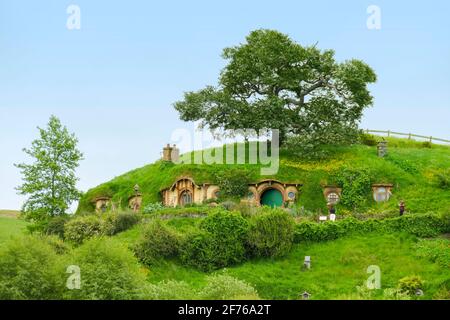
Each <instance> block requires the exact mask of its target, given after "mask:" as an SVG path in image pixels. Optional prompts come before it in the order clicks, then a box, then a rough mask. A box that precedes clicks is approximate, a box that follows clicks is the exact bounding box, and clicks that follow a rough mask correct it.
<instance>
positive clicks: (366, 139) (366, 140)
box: [359, 133, 378, 147]
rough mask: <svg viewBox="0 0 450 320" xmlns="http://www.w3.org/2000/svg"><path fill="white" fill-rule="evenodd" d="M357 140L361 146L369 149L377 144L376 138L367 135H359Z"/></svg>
mask: <svg viewBox="0 0 450 320" xmlns="http://www.w3.org/2000/svg"><path fill="white" fill-rule="evenodd" d="M359 140H360V142H361V143H362V144H364V145H366V146H370V147H373V146H376V145H377V144H378V141H377V138H376V137H375V136H374V135H372V134H368V133H361V134H360V135H359Z"/></svg>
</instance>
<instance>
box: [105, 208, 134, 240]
mask: <svg viewBox="0 0 450 320" xmlns="http://www.w3.org/2000/svg"><path fill="white" fill-rule="evenodd" d="M140 220H141V215H140V214H138V213H136V212H131V211H127V212H119V213H107V214H104V215H102V234H104V235H108V236H112V235H115V234H117V233H119V232H122V231H125V230H128V229H129V228H131V227H132V226H134V225H135V224H137V223H138V222H139V221H140Z"/></svg>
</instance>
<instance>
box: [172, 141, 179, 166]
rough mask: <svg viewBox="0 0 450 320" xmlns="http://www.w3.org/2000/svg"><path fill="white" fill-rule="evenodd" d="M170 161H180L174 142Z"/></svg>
mask: <svg viewBox="0 0 450 320" xmlns="http://www.w3.org/2000/svg"><path fill="white" fill-rule="evenodd" d="M172 161H173V162H175V163H178V162H179V161H180V149H178V148H177V145H176V144H174V145H173V147H172Z"/></svg>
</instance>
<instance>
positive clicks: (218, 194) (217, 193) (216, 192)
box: [214, 190, 220, 199]
mask: <svg viewBox="0 0 450 320" xmlns="http://www.w3.org/2000/svg"><path fill="white" fill-rule="evenodd" d="M214 197H216V199H217V198H219V197H220V191H219V190H217V191H215V192H214Z"/></svg>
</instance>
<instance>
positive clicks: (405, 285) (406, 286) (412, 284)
mask: <svg viewBox="0 0 450 320" xmlns="http://www.w3.org/2000/svg"><path fill="white" fill-rule="evenodd" d="M398 287H399V290H400V291H401V292H405V293H407V294H409V295H414V294H415V293H416V290H418V289H422V288H423V281H422V279H421V278H420V277H419V276H408V277H404V278H402V279H400V280H399V281H398Z"/></svg>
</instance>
